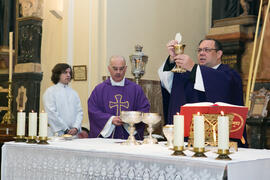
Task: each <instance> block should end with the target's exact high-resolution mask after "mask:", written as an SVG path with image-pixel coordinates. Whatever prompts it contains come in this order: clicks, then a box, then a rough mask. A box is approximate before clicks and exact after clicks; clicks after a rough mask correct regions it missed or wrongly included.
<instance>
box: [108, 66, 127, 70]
mask: <svg viewBox="0 0 270 180" xmlns="http://www.w3.org/2000/svg"><path fill="white" fill-rule="evenodd" d="M125 67H126V66H122V67H114V66H111V68H112V69H113V71H118V70H119V71H124V69H125Z"/></svg>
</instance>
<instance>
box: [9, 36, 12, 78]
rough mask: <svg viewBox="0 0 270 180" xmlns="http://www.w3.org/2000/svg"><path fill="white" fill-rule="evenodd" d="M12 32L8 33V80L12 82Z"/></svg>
mask: <svg viewBox="0 0 270 180" xmlns="http://www.w3.org/2000/svg"><path fill="white" fill-rule="evenodd" d="M12 46H13V32H9V73H8V80H9V81H12V63H13V62H12V58H13V53H12V51H13V47H12Z"/></svg>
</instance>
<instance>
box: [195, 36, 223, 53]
mask: <svg viewBox="0 0 270 180" xmlns="http://www.w3.org/2000/svg"><path fill="white" fill-rule="evenodd" d="M205 40H210V41H214V42H215V48H216V49H217V51H219V50H221V51H223V47H222V44H221V42H220V41H218V40H216V39H213V38H205V39H202V40H201V41H200V42H199V45H200V44H201V43H202V42H203V41H205Z"/></svg>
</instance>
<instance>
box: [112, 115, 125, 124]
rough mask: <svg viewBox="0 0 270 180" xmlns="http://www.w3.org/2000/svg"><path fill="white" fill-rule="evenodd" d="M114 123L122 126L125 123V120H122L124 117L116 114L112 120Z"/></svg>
mask: <svg viewBox="0 0 270 180" xmlns="http://www.w3.org/2000/svg"><path fill="white" fill-rule="evenodd" d="M112 123H113V124H114V125H116V126H121V125H123V123H124V122H123V121H122V119H121V118H120V117H119V116H115V117H114V118H113V120H112Z"/></svg>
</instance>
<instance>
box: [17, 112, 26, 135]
mask: <svg viewBox="0 0 270 180" xmlns="http://www.w3.org/2000/svg"><path fill="white" fill-rule="evenodd" d="M24 135H25V112H22V111H19V112H18V113H17V136H24Z"/></svg>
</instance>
